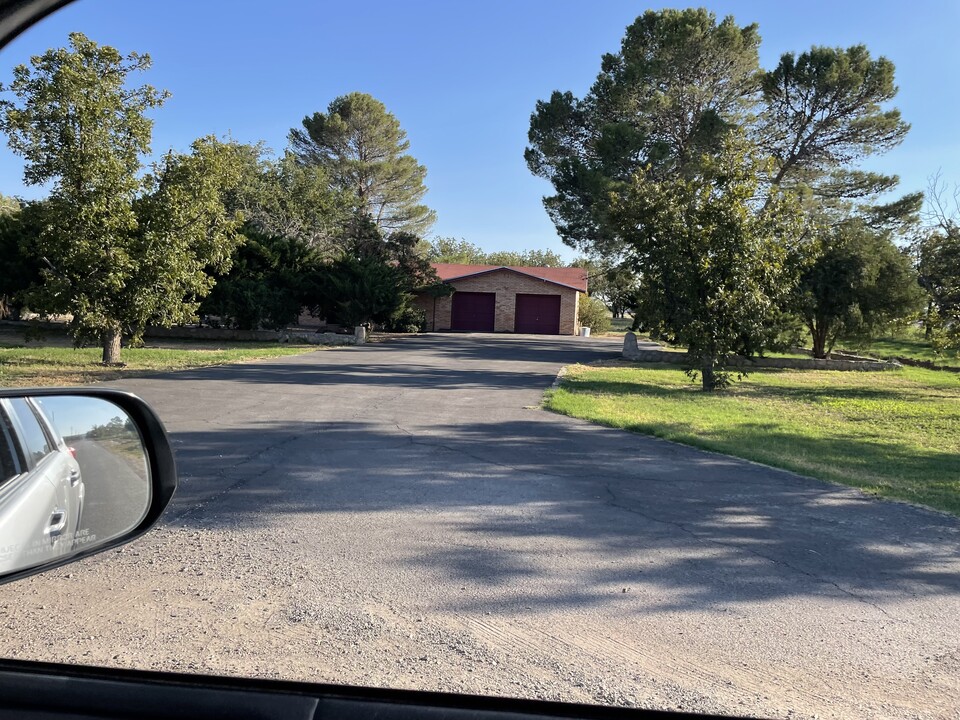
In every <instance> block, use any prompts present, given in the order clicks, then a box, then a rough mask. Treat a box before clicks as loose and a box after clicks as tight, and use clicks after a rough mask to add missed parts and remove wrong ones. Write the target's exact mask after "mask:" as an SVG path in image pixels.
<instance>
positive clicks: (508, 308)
mask: <svg viewBox="0 0 960 720" xmlns="http://www.w3.org/2000/svg"><path fill="white" fill-rule="evenodd" d="M433 268H434V270H436V271H437V275H439V276H440V280H442V281H443V282H444V283H446V284H448V285H451V286H453V288H454V293H453V295H449V296H447V297H439V298H438V297H431V296H430V295H428V294H426V293H419V294H418V295H417V299H416V306H417V307H419V308H421V309H422V310H424V311H425V312H426V314H427V330H431V331H433V330H453V331H460V332H517V333H533V334H538V335H576V334H577V333H578V332H579V330H580V322H579V319H578V317H577V302H578V300H579V299H580V293H586V291H587V271H586V270H584V269H582V268H546V267H506V266H500V265H454V264H449V263H435V264H434V265H433Z"/></svg>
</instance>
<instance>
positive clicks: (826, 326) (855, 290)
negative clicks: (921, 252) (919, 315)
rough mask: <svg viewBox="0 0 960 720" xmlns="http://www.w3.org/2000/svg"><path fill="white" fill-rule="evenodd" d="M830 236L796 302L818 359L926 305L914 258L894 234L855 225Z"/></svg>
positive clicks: (848, 224) (804, 277)
mask: <svg viewBox="0 0 960 720" xmlns="http://www.w3.org/2000/svg"><path fill="white" fill-rule="evenodd" d="M825 236H826V237H825V241H824V247H823V250H822V252H821V253H820V254H819V256H818V257H817V259H816V261H815V262H814V263H813V264H812V265H811V266H809V267H808V268H806V269H805V270H804V272H803V274H802V275H801V278H800V282H799V284H798V285H797V287H796V290H795V293H794V298H793V301H792V307H793V308H794V309H795V310H796V312H797V313H798V314H799V316H800V317H801V318H802V319H803V322H804V325H805V326H806V328H807V330H808V332H809V333H810V337H811V341H812V344H813V355H814V357H818V358H824V357H827V355H828V354H829V353H830V351H831V350H832V349H833V345H834V343H836V341H837V340H838V339H840V338H841V337H843V338H863V339H867V338H870V337H873V336H875V335H876V334H877V333H878V332H880V331H882V330H885V329H887V328H888V327H889V326H890V325H891V324H892V323H895V322H896V321H898V320H900V319H901V318H903V317H904V316H905V315H907V314H908V313H910V312H911V311H913V310H915V309H916V308H917V304H918V302H919V300H920V288H919V287H918V286H917V275H916V272H915V271H914V268H913V265H912V262H911V259H910V257H909V255H908V254H907V253H906V252H904V251H903V250H901V249H900V248H898V247H897V246H896V245H895V244H894V243H893V241H892V240H891V238H890V234H889V233H886V232H882V231H877V230H874V229H872V228H870V227H868V226H867V225H866V224H865V223H863V222H862V221H860V220H850V221H847V222H845V223H840V224H838V225H835V226H834V227H832V228H830V229H829V230H828V231H827V232H826V233H825Z"/></svg>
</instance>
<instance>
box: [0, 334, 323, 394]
mask: <svg viewBox="0 0 960 720" xmlns="http://www.w3.org/2000/svg"><path fill="white" fill-rule="evenodd" d="M317 349H318V348H317V346H315V345H278V344H276V343H241V342H236V343H223V344H220V345H219V346H217V345H213V344H211V343H198V344H196V345H194V346H191V345H190V344H189V343H180V347H175V348H157V347H145V348H124V349H123V351H122V353H121V360H122V361H123V363H124V366H123V367H104V366H102V365H100V358H101V351H100V349H99V348H77V349H75V348H71V347H39V346H38V347H33V346H31V345H29V344H28V345H26V346H25V347H0V387H40V386H50V385H53V386H59V385H81V384H84V383H91V382H102V381H104V380H118V379H120V378H128V377H137V376H140V375H146V374H150V373H156V372H166V371H170V370H186V369H188V368H196V367H205V366H208V365H226V364H230V363H238V362H246V361H249V360H256V359H259V358H272V357H280V356H283V355H298V354H300V353H304V352H309V351H311V350H317Z"/></svg>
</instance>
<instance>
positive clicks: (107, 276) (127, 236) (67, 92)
mask: <svg viewBox="0 0 960 720" xmlns="http://www.w3.org/2000/svg"><path fill="white" fill-rule="evenodd" d="M149 67H150V58H149V56H147V55H140V54H137V53H130V54H129V55H127V56H123V55H122V54H121V53H120V52H118V51H117V50H116V49H114V48H112V47H109V46H101V45H98V44H97V43H95V42H94V41H92V40H90V39H88V38H87V37H86V36H84V35H83V34H81V33H72V34H71V35H70V38H69V47H66V48H56V49H51V50H48V51H47V52H45V53H43V54H42V55H39V56H36V57H34V58H32V59H31V61H30V65H29V66H27V65H20V66H18V67H16V68H14V71H13V81H12V83H11V84H10V86H9V88H3V89H4V90H9V91H11V92H12V93H13V95H14V97H15V99H13V100H9V99H8V100H2V101H0V130H2V131H3V132H5V133H6V134H7V136H8V143H9V145H10V148H11V149H12V150H13V151H14V152H15V153H16V154H18V155H20V156H22V157H23V158H24V160H25V167H24V181H25V182H26V183H27V184H30V185H43V184H49V185H50V196H49V198H47V200H46V201H45V202H44V203H43V204H42V208H40V209H39V211H40V212H41V217H40V224H41V227H42V230H41V231H40V234H39V237H38V238H37V246H38V252H39V254H40V255H41V256H42V257H44V258H45V260H46V262H47V268H46V269H45V270H44V271H43V281H42V284H41V285H39V286H38V287H36V288H35V289H34V290H33V291H31V292H30V294H29V295H28V298H27V299H28V301H29V303H30V305H31V306H34V307H36V309H37V310H38V311H44V312H48V313H69V314H70V315H72V318H73V319H72V322H71V325H70V329H71V332H72V333H73V335H74V338H75V340H76V341H77V342H78V343H79V342H87V341H89V340H91V339H95V340H96V341H98V342H99V343H100V344H101V345H102V348H103V361H104V362H105V363H115V362H118V361H119V358H120V340H121V337H122V335H124V334H127V335H129V336H131V337H132V338H133V339H134V340H136V339H138V338H139V336H140V335H141V334H142V332H143V329H144V327H145V325H146V323H147V322H155V323H159V324H166V325H169V324H171V323H174V322H179V321H182V320H184V319H187V318H189V317H191V316H192V314H193V311H194V310H195V309H196V306H197V302H198V298H200V297H202V296H203V295H204V294H206V292H208V291H209V289H210V287H211V285H212V280H211V279H210V276H209V274H208V273H207V271H208V270H210V269H215V268H218V267H223V266H224V265H225V264H226V263H228V262H229V258H230V255H231V253H232V250H233V248H234V247H235V245H236V244H237V242H239V239H240V238H239V235H237V233H236V225H237V220H236V219H235V218H233V217H232V216H231V214H230V213H228V212H227V210H226V208H225V207H224V205H223V202H222V200H223V195H224V193H225V190H226V188H227V187H228V186H230V185H235V184H236V183H237V182H239V154H238V153H237V151H236V148H235V147H234V146H233V145H231V144H224V143H219V142H217V141H215V140H213V139H210V138H208V139H203V140H199V141H197V142H196V143H195V144H194V146H193V148H192V152H191V153H190V154H188V155H180V154H174V153H170V154H168V155H167V156H165V157H164V158H163V160H162V161H161V162H160V163H158V164H157V165H156V166H155V167H154V170H153V172H151V173H147V174H146V175H144V174H143V172H142V171H143V164H142V158H143V156H145V155H146V154H147V153H149V151H150V139H151V131H152V124H153V123H152V121H151V120H150V119H149V118H148V117H147V112H148V111H150V110H152V109H154V108H157V107H159V106H160V105H161V104H162V103H163V101H164V99H165V98H166V97H167V93H165V92H162V91H159V90H156V89H155V88H153V87H151V86H150V85H139V86H138V85H135V84H134V83H133V82H132V81H133V75H134V74H136V73H139V72H143V71H145V70H147V69H148V68H149Z"/></svg>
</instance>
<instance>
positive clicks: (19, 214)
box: [0, 195, 43, 318]
mask: <svg viewBox="0 0 960 720" xmlns="http://www.w3.org/2000/svg"><path fill="white" fill-rule="evenodd" d="M37 220H38V213H37V204H35V203H27V204H25V205H24V206H23V208H21V206H20V203H19V201H17V200H15V199H13V198H7V197H4V196H3V195H0V318H4V317H14V318H18V317H19V316H20V311H21V309H22V308H23V294H24V291H26V290H27V289H28V288H30V287H31V286H32V285H34V284H36V283H37V282H39V281H40V277H41V268H42V267H43V260H42V259H41V258H40V256H39V254H38V252H37V248H36V239H37V236H38V235H39V232H40V228H39V225H38V222H37Z"/></svg>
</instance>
